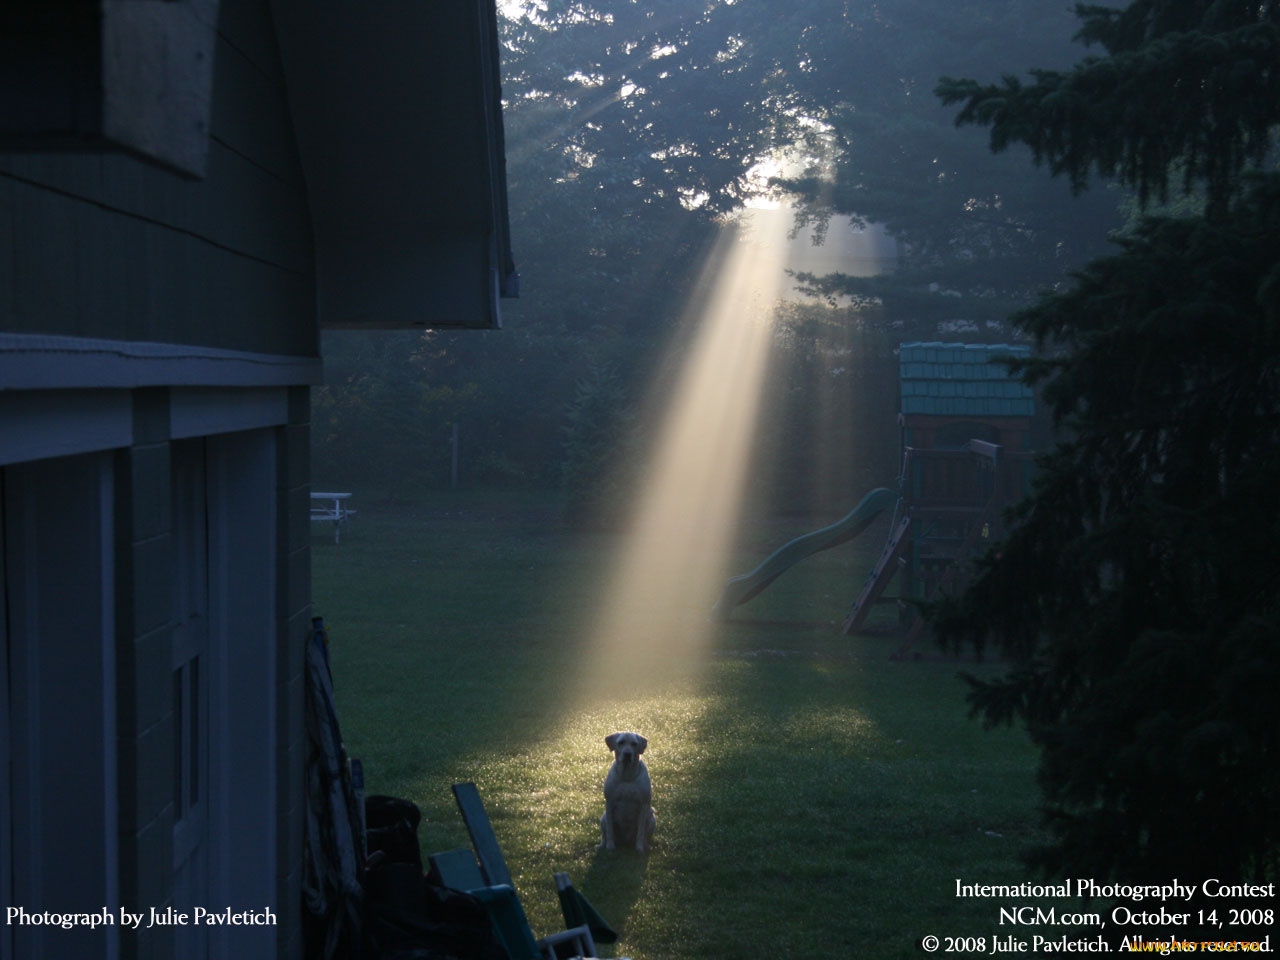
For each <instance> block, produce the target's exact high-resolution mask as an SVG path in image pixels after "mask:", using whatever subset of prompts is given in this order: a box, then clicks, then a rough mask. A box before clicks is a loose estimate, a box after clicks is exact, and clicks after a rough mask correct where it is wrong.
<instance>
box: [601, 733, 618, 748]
mask: <svg viewBox="0 0 1280 960" xmlns="http://www.w3.org/2000/svg"><path fill="white" fill-rule="evenodd" d="M620 736H622V734H620V733H611V734H609V735H608V736H607V737H605V738H604V745H605V746H606V747H608V748H609V750H610V752H612V751H614V750H616V749H618V748H617V746H616V744H617V742H618V738H619V737H620Z"/></svg>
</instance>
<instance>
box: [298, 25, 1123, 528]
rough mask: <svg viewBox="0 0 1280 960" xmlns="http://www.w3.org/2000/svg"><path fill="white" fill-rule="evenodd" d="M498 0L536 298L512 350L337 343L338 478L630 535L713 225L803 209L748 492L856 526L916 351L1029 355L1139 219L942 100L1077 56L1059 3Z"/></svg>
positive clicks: (331, 402)
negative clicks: (520, 507) (1043, 301)
mask: <svg viewBox="0 0 1280 960" xmlns="http://www.w3.org/2000/svg"><path fill="white" fill-rule="evenodd" d="M500 6H501V11H502V23H501V29H502V42H503V57H504V61H503V93H504V98H505V126H506V142H507V164H508V177H509V183H510V210H511V229H512V236H513V244H514V247H515V255H516V262H517V265H518V267H519V269H520V272H521V275H522V292H521V297H520V299H519V300H516V301H506V302H504V305H503V306H504V329H502V330H498V331H487V332H483V333H477V332H472V331H465V332H461V333H456V334H455V333H450V332H446V331H431V332H423V333H413V332H385V331H378V332H356V331H341V330H338V331H334V330H330V331H326V332H325V334H324V342H323V355H324V357H325V366H326V384H325V386H323V387H321V388H318V389H316V390H315V391H314V394H313V419H312V423H313V438H314V439H313V459H314V466H313V469H314V476H315V478H316V481H317V483H318V484H320V485H321V486H324V485H339V486H342V487H344V488H346V487H354V488H357V489H361V490H364V491H368V492H373V491H376V492H377V493H378V495H380V496H385V497H389V498H393V499H394V498H399V497H403V496H406V495H408V494H409V493H411V492H412V491H414V490H418V489H423V488H447V487H449V486H450V485H452V484H455V483H456V484H457V485H458V486H459V487H466V488H497V487H503V488H512V487H517V488H537V489H540V490H546V491H556V492H558V493H560V494H563V498H564V499H563V502H564V503H565V506H566V509H567V514H568V516H569V517H571V518H573V519H576V520H580V521H583V522H601V521H605V522H608V521H610V520H612V519H614V518H616V515H617V513H618V511H619V509H620V505H621V504H622V503H624V502H625V501H626V499H627V497H628V494H629V486H628V484H629V480H628V478H629V477H632V476H634V475H635V470H634V467H635V465H636V464H637V463H638V462H640V461H642V460H643V459H644V458H645V456H646V450H647V447H648V444H649V443H650V442H651V441H652V434H653V420H654V417H655V412H654V411H655V408H656V406H657V401H659V400H660V399H661V398H662V397H663V396H665V394H666V392H667V390H668V387H669V383H670V378H671V377H672V376H673V368H674V366H675V361H676V360H678V358H679V357H680V355H681V352H682V350H683V349H684V346H685V344H686V342H687V338H688V337H689V336H690V332H689V330H688V329H687V327H686V325H685V324H684V323H683V320H684V319H686V317H687V314H688V305H689V304H690V303H691V302H692V301H693V300H694V299H696V296H697V290H696V287H697V283H698V277H699V276H700V271H701V269H702V266H703V263H704V260H705V258H706V257H707V256H708V254H709V252H710V251H711V250H712V249H713V245H714V243H715V240H716V238H717V236H718V235H719V234H720V232H721V231H722V230H724V229H726V228H727V227H728V226H730V225H732V224H735V223H737V224H740V225H741V224H742V223H743V221H744V220H745V221H746V224H745V227H744V229H747V230H750V229H752V223H754V222H758V221H760V220H761V219H762V218H769V217H785V218H787V219H788V220H790V221H792V227H793V230H792V233H793V238H792V239H791V240H790V242H789V243H788V244H787V250H786V251H785V257H784V256H783V255H781V254H780V256H779V262H780V263H783V261H784V260H785V265H786V266H787V267H789V269H790V270H791V273H790V274H789V275H788V277H787V278H786V279H785V281H784V283H783V285H782V290H783V294H782V299H780V301H779V303H778V304H777V311H776V313H777V316H776V323H775V327H774V333H773V343H772V355H771V357H770V362H769V366H768V370H767V374H766V382H765V384H764V387H763V391H764V392H763V398H762V404H761V411H762V416H761V419H760V423H759V427H758V432H757V436H756V444H755V460H754V467H753V469H752V474H751V475H752V480H751V483H750V489H749V491H748V497H749V499H750V503H751V506H752V507H753V508H754V509H765V510H770V511H779V510H785V511H794V512H804V513H809V512H815V513H832V512H837V513H842V512H844V511H845V510H847V509H848V508H849V507H850V506H851V505H852V503H853V502H855V501H856V499H857V498H858V497H859V496H861V495H862V493H863V492H865V491H866V490H867V489H869V488H870V487H872V486H875V485H879V484H885V483H889V482H891V481H892V478H893V477H895V476H896V474H897V463H896V458H897V456H898V433H897V426H896V422H895V414H896V406H897V399H896V393H897V367H896V361H895V358H894V348H895V346H896V345H897V344H898V343H899V342H902V341H908V340H930V339H950V340H967V341H987V342H1005V341H1009V340H1011V339H1013V338H1014V337H1015V333H1014V332H1013V331H1012V329H1011V328H1010V327H1008V326H1007V325H1006V323H1005V317H1007V315H1008V314H1009V313H1010V312H1011V311H1013V310H1016V309H1018V308H1019V307H1022V306H1026V305H1028V304H1030V303H1032V302H1033V301H1034V300H1035V298H1036V296H1037V295H1038V293H1039V292H1041V291H1042V290H1046V289H1055V288H1060V287H1061V286H1062V284H1063V282H1064V280H1065V279H1066V277H1067V274H1068V272H1069V271H1070V270H1072V269H1074V268H1076V267H1079V266H1080V265H1081V264H1083V263H1084V262H1086V261H1087V260H1088V259H1089V258H1091V257H1093V256H1095V255H1097V254H1098V253H1100V252H1102V249H1103V248H1104V246H1105V238H1106V236H1107V233H1108V231H1109V230H1111V229H1113V228H1115V227H1117V226H1118V225H1120V224H1121V222H1122V221H1123V219H1124V216H1125V213H1124V210H1125V204H1126V203H1127V202H1128V201H1127V197H1126V195H1125V194H1124V192H1123V191H1121V190H1119V189H1109V188H1106V187H1102V188H1098V187H1095V188H1093V189H1091V190H1087V191H1085V192H1084V193H1083V194H1081V195H1080V196H1078V197H1073V196H1072V195H1071V191H1070V188H1069V185H1068V184H1066V183H1064V182H1063V181H1062V180H1060V179H1054V178H1051V177H1049V176H1047V175H1046V174H1045V171H1043V170H1040V169H1037V168H1036V167H1035V166H1034V165H1033V164H1032V163H1031V162H1029V153H1028V151H1026V150H1025V149H1024V148H1022V147H1013V148H1010V149H1009V150H1007V151H1005V152H1003V153H999V154H993V153H992V152H991V151H990V150H989V147H988V136H987V133H986V132H985V131H983V130H979V129H974V128H972V127H968V128H963V129H957V128H956V127H955V124H954V122H953V121H954V111H953V110H951V109H949V108H945V107H943V106H941V105H940V104H939V102H938V100H937V98H936V97H935V96H934V94H933V88H934V85H935V84H936V82H937V79H938V78H939V77H940V76H943V75H952V76H973V77H977V78H980V79H984V80H995V79H997V78H998V76H999V74H1000V73H1002V72H1018V73H1021V72H1023V71H1025V70H1026V69H1028V68H1030V67H1032V66H1036V67H1045V68H1065V67H1067V66H1068V65H1070V64H1071V63H1073V62H1074V61H1076V60H1077V59H1079V57H1080V56H1081V54H1082V52H1083V48H1082V47H1081V46H1080V45H1078V44H1073V43H1071V42H1070V39H1069V38H1070V37H1071V36H1072V35H1073V34H1074V32H1075V30H1076V29H1077V28H1078V23H1077V21H1076V20H1075V17H1074V14H1073V13H1072V11H1071V10H1070V9H1069V7H1068V5H1065V4H1064V5H1057V4H1044V3H1038V2H1019V0H1004V2H992V0H957V2H948V3H938V2H933V0H928V2H926V0H893V2H890V3H882V4H865V5H861V4H860V5H857V6H856V7H848V6H847V5H846V4H842V3H832V2H830V0H799V2H795V3H791V4H787V5H785V6H779V5H778V4H775V3H769V2H763V0H738V2H708V3H698V4H691V3H688V2H663V0H650V2H646V3H641V4H637V3H632V2H621V0H599V2H595V3H589V4H581V3H564V2H547V3H530V4H518V3H508V4H503V5H500ZM779 269H782V267H781V266H780V268H779ZM531 398H532V399H531ZM455 453H456V456H455Z"/></svg>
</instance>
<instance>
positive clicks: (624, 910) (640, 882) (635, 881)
mask: <svg viewBox="0 0 1280 960" xmlns="http://www.w3.org/2000/svg"><path fill="white" fill-rule="evenodd" d="M648 869H649V856H648V855H647V854H641V853H636V852H635V851H634V850H597V851H596V852H595V854H594V855H593V856H592V858H591V863H590V866H588V867H587V872H586V873H585V874H584V875H583V877H582V881H581V883H580V884H576V885H577V887H578V889H579V890H581V891H582V894H583V896H585V897H586V898H587V899H588V900H590V901H591V905H592V906H593V907H595V908H596V910H597V911H598V912H599V913H600V915H601V916H602V917H604V919H605V920H606V921H607V922H608V923H609V926H611V927H612V928H613V929H614V931H615V932H616V933H617V934H618V936H619V938H620V940H624V939H625V938H626V936H627V921H628V920H629V919H630V916H631V911H632V910H633V909H634V908H635V905H636V902H637V901H638V900H639V899H640V893H641V889H642V888H643V886H644V881H645V874H646V873H647V871H648ZM570 879H572V877H571V878H570ZM613 952H614V948H612V947H609V946H604V945H600V953H601V955H603V956H609V955H612V954H613Z"/></svg>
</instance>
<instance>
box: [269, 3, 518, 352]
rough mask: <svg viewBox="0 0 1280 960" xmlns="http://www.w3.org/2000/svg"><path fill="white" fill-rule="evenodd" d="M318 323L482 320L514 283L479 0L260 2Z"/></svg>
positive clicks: (492, 15)
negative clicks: (307, 232)
mask: <svg viewBox="0 0 1280 960" xmlns="http://www.w3.org/2000/svg"><path fill="white" fill-rule="evenodd" d="M271 9H272V12H273V13H274V15H275V21H276V32H277V36H278V39H279V43H280V52H281V57H282V59H283V63H284V69H285V75H286V78H287V82H288V88H289V101H290V106H291V107H292V112H293V118H294V125H295V128H296V131H297V137H298V149H299V154H300V156H301V158H302V167H303V174H304V176H305V177H306V181H307V189H308V192H309V195H310V203H311V212H312V219H313V223H314V229H315V244H316V273H317V285H318V303H319V310H320V323H321V326H325V327H413V326H430V327H496V326H499V325H500V314H499V311H498V298H499V297H500V296H504V297H514V296H517V295H518V293H519V275H518V274H517V273H516V271H515V263H514V260H513V258H512V255H511V241H510V236H509V227H508V218H507V180H506V160H505V152H504V144H503V134H502V101H501V96H502V91H501V86H500V81H499V73H498V35H497V13H496V10H495V6H494V2H493V0H449V2H446V3H440V2H432V0H376V2H360V3H355V2H352V0H272V2H271Z"/></svg>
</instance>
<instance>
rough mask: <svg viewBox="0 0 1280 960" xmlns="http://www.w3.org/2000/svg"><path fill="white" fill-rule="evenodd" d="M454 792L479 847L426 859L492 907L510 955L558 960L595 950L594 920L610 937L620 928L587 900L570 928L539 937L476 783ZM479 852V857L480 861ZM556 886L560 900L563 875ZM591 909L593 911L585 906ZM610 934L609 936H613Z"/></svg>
mask: <svg viewBox="0 0 1280 960" xmlns="http://www.w3.org/2000/svg"><path fill="white" fill-rule="evenodd" d="M453 796H454V799H455V800H456V801H457V803H458V810H459V811H460V812H461V814H462V820H463V822H464V823H465V824H466V825H467V833H468V834H470V836H471V844H472V846H473V847H474V848H475V853H474V854H473V853H472V851H470V850H467V849H466V848H465V847H464V848H460V849H458V850H448V851H445V852H444V853H437V854H434V855H433V856H431V857H429V858H428V859H429V860H430V862H431V867H432V870H433V872H434V873H435V874H437V875H438V876H439V878H440V882H441V883H443V884H444V885H445V886H446V887H451V888H453V889H455V890H463V891H465V892H466V893H469V894H471V895H472V896H474V897H476V898H477V899H478V900H480V902H481V903H483V904H484V905H485V909H486V910H487V911H488V913H489V920H490V922H491V923H492V924H493V932H494V935H495V936H496V937H497V938H498V942H499V943H501V944H502V947H503V949H504V950H506V951H507V955H508V956H509V957H510V958H511V960H556V958H557V957H594V956H595V953H596V944H595V939H594V938H593V937H592V924H591V923H590V922H589V920H594V921H597V923H596V924H595V925H596V926H597V928H598V929H600V930H601V931H602V932H604V933H605V935H606V937H611V938H612V940H616V939H617V934H615V933H614V932H613V931H612V930H610V929H609V927H608V925H607V924H605V923H604V921H603V920H601V919H600V916H599V914H597V913H596V912H595V910H593V909H591V905H590V904H586V911H584V912H583V913H582V914H581V915H580V916H581V919H580V920H578V922H577V923H576V924H574V925H573V926H572V927H571V928H570V929H567V930H564V931H561V932H560V933H555V934H551V935H550V936H547V937H543V938H541V939H535V938H534V935H533V931H532V930H531V929H530V927H529V919H528V917H527V916H525V912H524V906H523V905H522V904H521V903H520V898H519V897H518V896H517V895H516V891H515V887H514V885H513V884H512V882H511V871H510V870H508V869H507V862H506V860H504V859H503V856H502V848H501V847H500V846H499V845H498V838H497V837H496V836H495V835H494V832H493V826H492V824H490V823H489V816H488V814H486V813H485V809H484V804H483V803H482V802H481V800H480V793H479V791H477V790H476V785H475V784H474V783H456V784H454V785H453ZM477 858H479V863H477V862H476V861H477ZM556 881H557V889H558V890H560V891H561V893H562V897H561V904H562V907H563V904H564V902H565V896H564V893H563V890H562V889H561V882H562V881H561V879H560V877H559V876H557V878H556ZM563 885H564V888H567V890H568V891H569V892H570V893H571V895H570V896H569V898H568V899H569V900H570V901H571V902H573V903H575V904H576V903H577V901H578V900H581V902H582V903H586V901H585V898H583V897H582V895H581V894H580V893H578V892H577V891H576V890H573V887H572V885H571V884H569V882H568V877H567V876H565V877H564V879H563ZM587 911H589V912H587ZM565 914H566V923H569V922H571V921H570V915H569V909H568V908H565ZM612 940H610V941H609V942H612Z"/></svg>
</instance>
